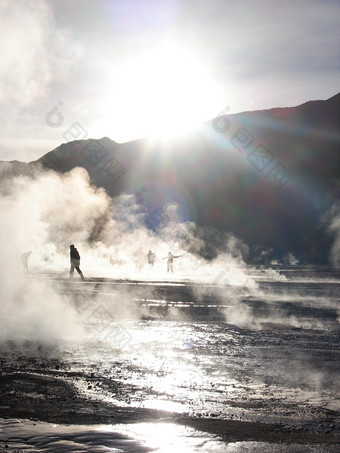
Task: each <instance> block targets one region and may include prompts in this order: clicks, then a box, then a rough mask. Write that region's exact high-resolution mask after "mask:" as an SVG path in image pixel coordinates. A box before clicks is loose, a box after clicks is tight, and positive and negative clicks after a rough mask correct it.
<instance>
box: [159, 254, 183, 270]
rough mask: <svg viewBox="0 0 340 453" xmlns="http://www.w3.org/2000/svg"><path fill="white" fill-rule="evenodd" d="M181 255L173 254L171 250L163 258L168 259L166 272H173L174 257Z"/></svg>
mask: <svg viewBox="0 0 340 453" xmlns="http://www.w3.org/2000/svg"><path fill="white" fill-rule="evenodd" d="M180 256H182V255H177V256H175V255H173V254H172V253H171V252H169V253H168V256H167V258H163V260H166V259H167V260H168V261H167V272H169V271H171V272H172V273H173V272H174V258H179V257H180Z"/></svg>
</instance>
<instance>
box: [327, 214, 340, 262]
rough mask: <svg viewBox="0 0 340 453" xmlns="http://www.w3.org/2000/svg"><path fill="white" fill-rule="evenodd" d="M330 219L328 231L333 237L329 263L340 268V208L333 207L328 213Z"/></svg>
mask: <svg viewBox="0 0 340 453" xmlns="http://www.w3.org/2000/svg"><path fill="white" fill-rule="evenodd" d="M328 215H329V217H330V219H331V220H330V224H329V231H330V232H331V233H332V234H333V235H334V242H333V245H332V248H331V253H330V261H331V263H332V265H333V266H336V267H339V266H340V206H333V208H332V209H331V210H330V212H329V213H328Z"/></svg>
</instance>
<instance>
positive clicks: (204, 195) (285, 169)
mask: <svg viewBox="0 0 340 453" xmlns="http://www.w3.org/2000/svg"><path fill="white" fill-rule="evenodd" d="M339 146H340V94H337V95H336V96H334V97H332V98H330V99H328V100H326V101H310V102H307V103H305V104H302V105H300V106H297V107H290V108H273V109H269V110H263V111H254V112H244V113H239V114H232V115H220V116H219V117H218V118H216V119H214V120H213V121H209V122H207V123H205V124H204V125H202V127H201V128H200V129H199V130H197V131H195V132H193V133H191V134H189V135H187V136H186V137H182V138H180V139H176V140H173V141H172V142H171V143H170V142H162V141H157V142H156V141H150V140H148V139H140V140H135V141H132V142H128V143H122V144H118V143H115V142H114V141H112V140H110V139H109V138H106V137H105V138H102V139H100V140H83V141H74V142H69V143H65V144H62V145H61V146H59V147H58V148H56V149H55V150H53V151H51V152H49V153H47V154H46V155H44V156H43V157H41V158H40V159H39V160H38V161H36V162H33V163H31V164H30V166H32V165H37V164H39V165H42V166H44V167H46V168H51V169H54V170H56V171H58V172H66V171H69V170H71V169H72V168H74V167H76V166H80V167H84V168H86V170H87V171H88V172H89V174H90V177H91V180H92V182H93V183H94V184H96V185H97V186H102V187H104V188H105V189H106V191H107V192H108V193H109V194H110V195H112V196H116V195H118V194H120V193H122V192H128V193H135V194H136V196H137V200H138V198H140V197H142V198H143V190H144V191H145V193H146V192H148V198H150V190H149V189H150V187H151V188H152V187H153V188H154V189H155V190H154V197H155V199H156V198H157V197H158V198H159V197H160V198H162V197H163V201H164V200H165V201H168V202H169V201H171V196H173V197H174V200H173V201H176V197H180V198H181V200H182V202H183V203H184V204H185V206H186V208H187V214H186V215H187V219H189V220H190V219H191V220H195V221H196V222H197V225H199V226H201V227H204V228H205V230H209V229H210V230H212V229H216V230H228V231H230V232H231V233H233V234H234V235H236V236H237V237H238V238H240V239H242V240H243V241H245V242H246V243H247V244H248V245H249V246H250V249H251V259H255V256H256V255H258V254H259V251H260V250H262V251H263V250H265V249H266V250H269V249H273V256H274V257H277V258H280V259H282V258H283V257H285V256H286V255H287V254H288V253H293V254H294V255H295V256H296V257H297V258H298V259H300V260H302V261H304V262H318V263H326V262H327V260H328V256H329V250H330V245H331V243H332V240H333V238H332V237H331V235H330V234H329V232H328V229H327V224H326V223H322V221H323V218H324V217H323V216H324V214H325V213H326V212H327V211H328V210H329V209H330V208H331V206H332V205H334V203H336V202H338V200H339V179H340V178H339V175H340V171H339V170H340V148H339ZM27 165H28V164H27ZM0 171H1V166H0ZM160 187H161V188H162V189H161V190H160V191H159V190H158V188H160ZM164 187H167V188H168V190H167V194H166V195H164V190H165V191H166V189H164ZM163 189H164V190H163ZM162 190H163V193H161V192H162ZM164 197H165V198H164ZM183 200H184V201H183ZM144 201H145V200H144ZM142 204H143V201H142ZM147 204H148V207H147V209H149V212H148V215H149V216H151V217H152V216H154V212H152V209H153V208H152V206H153V207H155V206H156V204H157V203H153V202H152V200H151V202H150V200H149V199H148V203H147ZM150 206H151V207H150ZM156 210H157V209H156ZM153 220H154V219H153ZM155 222H156V220H155ZM150 224H152V222H151V223H150ZM151 226H152V225H151Z"/></svg>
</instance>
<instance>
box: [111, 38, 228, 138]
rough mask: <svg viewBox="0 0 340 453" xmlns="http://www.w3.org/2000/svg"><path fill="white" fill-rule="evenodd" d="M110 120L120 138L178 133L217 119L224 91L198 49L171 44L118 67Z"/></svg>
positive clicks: (115, 73) (147, 52) (114, 70)
mask: <svg viewBox="0 0 340 453" xmlns="http://www.w3.org/2000/svg"><path fill="white" fill-rule="evenodd" d="M111 80H112V85H111V89H110V92H109V93H108V95H107V97H106V99H107V101H106V115H105V116H106V122H107V123H109V124H110V125H109V127H110V129H111V130H112V134H113V135H115V136H116V137H117V136H119V138H120V139H118V141H128V140H131V139H134V138H139V137H146V136H147V137H152V138H153V137H155V138H157V137H162V138H164V137H167V136H174V135H178V134H180V133H183V132H187V131H188V130H190V129H192V128H194V127H196V126H198V125H199V124H200V123H202V122H203V121H205V120H208V119H209V118H212V117H214V116H215V115H216V113H217V112H218V111H219V110H220V105H221V93H220V90H219V89H218V86H217V84H216V83H214V81H213V79H212V77H211V76H210V75H209V71H208V70H207V68H206V67H205V66H204V65H203V63H202V61H200V60H199V58H198V57H197V56H195V55H194V54H193V52H192V51H188V50H185V49H184V48H181V47H179V46H177V45H173V44H166V45H162V46H159V47H157V48H154V49H151V50H148V51H145V52H143V53H141V54H139V55H138V56H135V57H133V58H130V59H128V60H126V61H125V62H124V63H122V64H121V65H120V66H118V67H117V66H115V68H114V69H113V70H112V77H111Z"/></svg>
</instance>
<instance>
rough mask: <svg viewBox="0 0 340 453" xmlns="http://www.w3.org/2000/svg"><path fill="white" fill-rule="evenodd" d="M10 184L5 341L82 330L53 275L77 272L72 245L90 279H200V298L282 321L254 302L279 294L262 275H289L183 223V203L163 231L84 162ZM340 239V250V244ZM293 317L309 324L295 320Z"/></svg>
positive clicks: (1, 258)
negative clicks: (256, 264)
mask: <svg viewBox="0 0 340 453" xmlns="http://www.w3.org/2000/svg"><path fill="white" fill-rule="evenodd" d="M0 190H1V193H2V195H1V197H0V209H1V214H2V219H3V220H2V225H1V230H0V248H1V254H0V272H1V276H2V284H1V290H0V291H1V294H0V295H1V300H2V304H1V307H0V319H1V321H0V324H1V332H2V333H1V339H2V340H3V339H19V340H20V339H25V338H35V339H38V340H40V341H44V342H53V341H55V340H58V339H63V338H65V337H68V336H69V335H71V334H75V335H78V334H80V333H81V319H80V318H81V316H79V312H77V310H76V309H75V308H74V304H73V303H72V294H68V293H67V291H64V292H61V293H60V291H59V292H58V291H57V290H56V289H55V286H53V279H51V277H53V276H54V277H56V278H64V277H66V278H67V279H68V273H69V245H70V244H72V243H73V244H75V245H76V247H77V248H78V250H79V252H80V254H81V269H82V271H83V273H84V275H85V277H87V278H91V277H109V278H114V279H132V280H142V281H143V280H151V281H156V280H159V281H164V280H173V281H176V278H180V280H181V281H189V282H190V281H192V282H193V283H195V284H197V283H203V284H202V285H196V287H195V285H194V287H195V288H196V289H194V290H193V291H194V292H193V296H194V297H195V299H196V300H197V301H198V302H199V301H201V300H203V299H204V300H208V299H209V298H211V297H213V298H215V300H217V303H220V304H221V309H220V312H221V313H222V315H223V316H224V317H225V320H226V321H227V322H229V323H232V324H234V325H237V326H239V327H241V328H243V327H251V328H259V329H260V328H261V326H262V324H263V323H266V322H268V321H269V322H274V323H280V324H282V319H281V317H280V316H278V315H277V314H275V312H276V310H275V307H274V305H275V304H274V305H273V310H274V311H273V313H272V315H270V314H269V313H268V315H265V316H264V317H263V319H262V318H261V317H259V316H258V313H255V312H254V310H253V309H252V308H251V305H249V304H248V303H247V300H248V301H249V300H250V299H251V298H253V299H254V300H255V298H257V299H258V300H263V301H266V300H268V301H270V298H271V295H270V294H269V295H268V294H264V293H263V292H262V291H260V289H259V285H258V281H259V280H261V278H263V277H265V278H269V279H273V278H274V279H284V277H283V276H280V274H279V273H278V272H277V271H275V270H274V269H271V270H266V271H263V270H261V269H255V268H250V267H248V266H247V265H246V263H245V261H244V257H245V256H246V255H247V253H248V247H247V246H246V245H245V244H244V243H243V242H242V241H240V240H239V239H237V238H235V237H234V236H233V235H231V234H230V233H222V232H217V231H215V230H214V229H211V228H210V229H200V228H198V227H197V226H196V225H195V224H193V223H191V222H183V221H182V218H181V215H180V214H181V213H180V210H179V209H178V206H176V204H175V203H174V204H172V203H170V204H167V205H166V206H165V208H164V209H165V210H166V217H167V219H168V223H167V224H165V225H162V227H161V228H159V229H155V230H154V229H150V228H149V227H148V222H147V219H146V215H147V214H146V213H145V212H144V211H143V209H142V208H141V206H140V205H139V204H138V203H137V202H136V199H135V197H134V196H133V195H126V194H124V195H121V196H120V197H118V198H117V199H111V198H110V197H109V196H108V195H107V194H106V192H105V191H104V190H103V189H98V188H96V187H94V186H92V185H91V184H90V180H89V175H88V173H87V172H86V170H84V169H81V168H76V169H74V170H72V171H71V172H69V173H66V174H59V173H55V172H53V171H47V170H44V171H42V170H38V169H37V170H36V174H35V175H34V176H20V177H16V178H13V179H11V180H5V181H3V182H2V184H1V187H0ZM332 228H334V229H335V230H336V229H337V228H339V216H334V221H333V223H332ZM336 231H339V230H336ZM339 238H340V235H338V236H337V241H338V242H336V244H335V248H334V253H337V251H338V250H339ZM149 249H151V250H153V251H154V252H155V253H156V261H155V266H154V267H153V268H150V267H149V265H148V263H147V253H148V250H149ZM29 250H30V251H31V252H32V253H31V256H30V259H29V270H30V273H29V274H27V275H25V274H24V273H23V270H22V265H21V261H20V257H21V254H22V253H23V252H26V251H29ZM169 250H171V251H172V252H173V253H174V254H175V255H178V256H180V258H179V259H177V260H175V273H174V275H172V274H171V273H167V270H166V257H167V254H168V252H169ZM76 278H78V276H77V275H76V276H75V279H76ZM67 281H68V280H67ZM124 291H126V290H124ZM129 291H130V290H128V292H127V293H126V294H123V292H122V294H121V295H120V297H121V299H122V300H123V299H124V298H125V297H126V298H127V299H129V300H131V298H132V297H133V295H132V296H131V294H130V293H129ZM131 291H133V289H131ZM128 293H129V294H128ZM96 297H97V296H96ZM268 297H269V299H268ZM96 300H97V299H96ZM209 300H210V299H209ZM97 301H98V300H97ZM99 302H100V301H99ZM120 305H121V306H123V305H124V304H120ZM127 305H128V304H127ZM125 314H128V316H131V315H132V316H133V315H134V314H133V313H132V312H129V309H128V308H127V307H124V309H123V308H122V312H119V313H118V312H117V313H116V315H117V319H119V318H124V316H125ZM275 316H276V317H277V318H275ZM269 318H270V319H269ZM271 318H272V319H271ZM285 322H286V323H287V324H289V325H294V326H300V327H306V326H305V325H304V324H303V322H304V321H301V320H299V319H295V318H294V319H292V318H289V319H286V320H285Z"/></svg>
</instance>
